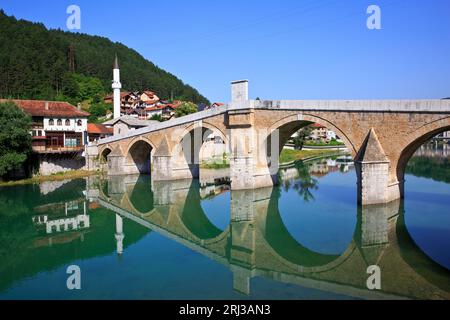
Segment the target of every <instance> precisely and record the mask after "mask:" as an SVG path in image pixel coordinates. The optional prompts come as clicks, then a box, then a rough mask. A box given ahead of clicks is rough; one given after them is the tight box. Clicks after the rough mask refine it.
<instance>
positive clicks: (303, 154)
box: [280, 149, 336, 164]
mask: <svg viewBox="0 0 450 320" xmlns="http://www.w3.org/2000/svg"><path fill="white" fill-rule="evenodd" d="M333 154H336V151H330V150H289V149H283V151H282V152H281V155H280V163H281V164H283V163H289V162H294V161H300V160H305V159H309V158H314V157H319V156H326V155H333Z"/></svg>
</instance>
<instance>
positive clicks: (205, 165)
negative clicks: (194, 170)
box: [200, 162, 230, 170]
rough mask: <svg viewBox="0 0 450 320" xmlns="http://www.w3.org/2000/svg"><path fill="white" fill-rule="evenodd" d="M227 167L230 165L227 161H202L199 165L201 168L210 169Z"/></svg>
mask: <svg viewBox="0 0 450 320" xmlns="http://www.w3.org/2000/svg"><path fill="white" fill-rule="evenodd" d="M229 167H230V163H229V162H203V163H202V164H201V165H200V168H201V169H212V170H219V169H228V168H229Z"/></svg>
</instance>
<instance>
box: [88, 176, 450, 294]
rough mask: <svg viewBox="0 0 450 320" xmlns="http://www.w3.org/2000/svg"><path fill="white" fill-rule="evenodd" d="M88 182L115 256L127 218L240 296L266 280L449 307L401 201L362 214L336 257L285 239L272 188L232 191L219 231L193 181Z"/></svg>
mask: <svg viewBox="0 0 450 320" xmlns="http://www.w3.org/2000/svg"><path fill="white" fill-rule="evenodd" d="M93 179H94V178H91V179H90V180H89V183H88V192H87V194H88V195H91V200H94V201H98V202H99V203H100V204H101V205H102V206H103V207H105V208H108V209H110V210H112V211H114V212H115V213H117V216H116V221H117V230H116V231H117V232H116V239H117V246H118V248H117V250H118V252H119V254H121V253H122V251H123V241H124V237H125V236H126V235H124V234H123V226H122V224H123V222H122V219H123V218H126V219H130V220H132V221H135V222H136V223H138V224H140V225H143V226H145V227H147V228H149V229H151V230H153V231H155V232H158V233H159V234H161V235H163V236H165V237H167V238H170V239H172V240H174V241H176V242H178V243H180V244H182V245H184V246H186V247H188V248H190V249H192V250H194V251H196V252H198V253H201V254H202V255H204V256H206V257H209V258H210V259H212V260H214V261H216V262H219V263H221V264H223V265H225V266H227V267H228V268H230V270H231V271H232V273H233V277H234V278H233V286H234V288H235V290H236V291H238V292H241V293H243V294H247V295H248V294H250V290H251V289H250V279H252V278H254V277H265V278H269V279H273V280H276V281H279V282H283V283H288V284H295V285H300V286H304V287H310V288H315V289H319V290H324V291H329V292H333V293H337V294H344V295H348V296H353V297H357V298H368V299H385V298H388V299H392V298H393V299H396V298H413V299H450V282H449V277H450V273H449V271H448V270H447V269H445V268H442V267H440V266H439V265H438V264H436V263H435V262H433V261H432V260H431V259H430V258H428V257H427V256H426V255H425V254H424V253H423V252H422V251H421V250H420V248H418V247H417V246H416V244H415V243H414V241H413V240H412V239H411V237H410V235H409V234H408V231H407V229H406V227H405V222H404V213H403V209H402V206H401V202H400V201H397V202H392V203H389V204H384V205H376V206H367V207H362V208H360V209H359V210H358V223H357V227H356V230H355V233H354V237H353V240H352V242H351V243H350V244H349V246H348V248H347V249H346V251H345V252H344V253H342V254H341V255H339V256H338V255H326V254H320V253H317V252H314V251H312V250H310V249H308V248H306V247H304V246H303V245H302V244H300V243H298V242H297V241H296V240H295V239H294V238H293V237H292V235H290V234H289V232H288V230H287V228H286V226H285V225H284V223H283V221H282V218H281V216H280V212H279V209H278V191H277V189H274V188H264V189H258V190H248V191H232V193H231V197H232V200H231V223H230V225H229V226H228V227H227V228H226V230H220V229H219V228H217V227H216V226H215V225H214V224H213V223H211V222H210V220H209V219H208V217H207V216H206V215H205V213H204V211H203V209H202V207H201V195H200V188H199V186H198V184H197V183H196V182H195V181H192V180H188V181H174V182H170V183H167V182H164V183H161V182H152V183H150V180H149V178H146V177H145V176H140V177H139V176H126V177H109V178H108V180H106V181H102V183H100V186H101V187H100V190H98V189H95V188H92V186H94V185H98V183H94V181H93ZM142 179H144V180H142ZM145 179H147V180H145ZM139 181H140V182H139ZM138 182H139V183H138ZM90 188H92V189H90ZM371 265H378V266H379V267H380V268H381V270H382V290H380V291H370V290H368V289H367V287H366V282H367V279H368V277H369V275H368V274H367V268H368V266H371Z"/></svg>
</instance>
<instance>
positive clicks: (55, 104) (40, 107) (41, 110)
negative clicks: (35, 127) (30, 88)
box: [0, 99, 90, 118]
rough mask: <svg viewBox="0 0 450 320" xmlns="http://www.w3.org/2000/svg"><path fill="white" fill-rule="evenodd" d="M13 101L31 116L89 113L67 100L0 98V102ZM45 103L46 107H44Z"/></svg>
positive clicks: (85, 115) (65, 115)
mask: <svg viewBox="0 0 450 320" xmlns="http://www.w3.org/2000/svg"><path fill="white" fill-rule="evenodd" d="M8 101H11V102H14V103H15V104H16V105H17V106H18V107H19V108H21V109H22V110H23V111H25V112H26V113H28V114H29V115H31V116H32V117H55V118H56V117H61V118H77V117H80V118H83V117H89V115H90V114H89V113H88V112H85V111H81V110H78V108H77V107H74V106H73V105H71V104H70V103H68V102H59V101H43V100H6V99H0V103H3V102H8ZM46 104H47V105H48V108H46Z"/></svg>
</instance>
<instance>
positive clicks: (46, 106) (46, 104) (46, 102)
mask: <svg viewBox="0 0 450 320" xmlns="http://www.w3.org/2000/svg"><path fill="white" fill-rule="evenodd" d="M48 109H49V105H48V101H45V110H47V111H48Z"/></svg>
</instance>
